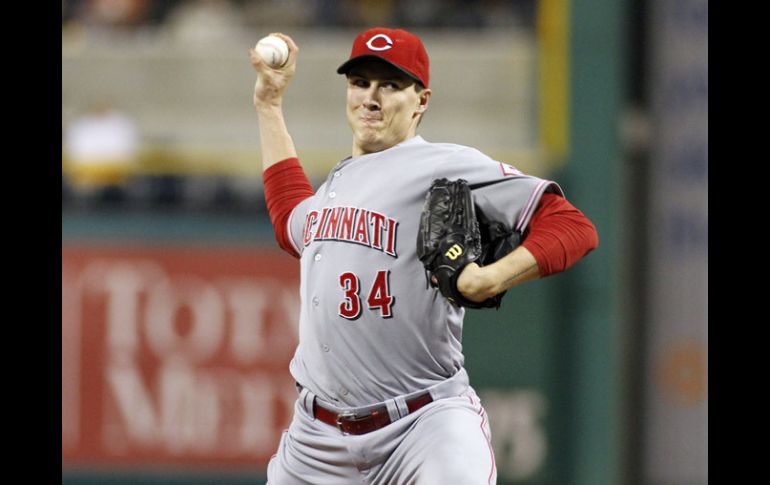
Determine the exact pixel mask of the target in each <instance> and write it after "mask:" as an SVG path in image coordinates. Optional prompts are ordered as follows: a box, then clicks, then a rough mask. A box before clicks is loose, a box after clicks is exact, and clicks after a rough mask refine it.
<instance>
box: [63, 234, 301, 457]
mask: <svg viewBox="0 0 770 485" xmlns="http://www.w3.org/2000/svg"><path fill="white" fill-rule="evenodd" d="M298 283H299V265H298V264H297V262H296V260H294V259H293V258H291V257H290V256H288V255H286V254H285V253H282V252H280V251H279V250H277V249H272V248H269V249H266V248H261V247H252V248H205V247H201V248H179V247H176V246H175V247H173V248H171V247H168V248H166V247H154V248H134V247H131V248H120V247H113V246H107V247H92V246H87V245H64V246H63V247H62V466H63V468H67V467H68V466H72V467H83V466H85V467H92V466H115V465H126V466H130V465H135V464H142V465H148V464H149V465H157V466H166V465H168V466H188V465H205V466H214V467H220V466H222V467H228V469H237V468H239V467H243V468H244V469H252V470H256V469H264V467H265V466H266V464H267V461H268V460H269V459H270V457H271V456H272V454H273V453H274V452H275V450H276V447H277V444H278V440H279V438H280V436H281V433H282V431H283V430H284V429H285V428H286V427H287V426H288V423H289V420H290V418H291V406H292V404H293V402H294V399H295V398H296V390H295V388H294V386H293V381H292V379H291V376H290V375H289V371H288V365H289V361H290V360H291V357H292V355H293V352H294V349H295V347H296V344H297V321H298V312H299V292H298Z"/></svg>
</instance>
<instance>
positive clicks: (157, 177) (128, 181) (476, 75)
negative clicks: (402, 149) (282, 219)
mask: <svg viewBox="0 0 770 485" xmlns="http://www.w3.org/2000/svg"><path fill="white" fill-rule="evenodd" d="M536 5H537V4H536V1H535V0H423V1H419V2H411V1H407V0H377V1H375V0H154V1H153V0H63V1H62V60H63V70H62V98H63V99H62V205H63V211H65V212H67V211H69V212H77V211H105V210H106V211H115V210H116V209H117V210H119V211H132V210H136V211H140V212H148V211H149V212H157V211H159V210H167V209H171V210H181V211H185V212H188V213H189V212H192V213H196V212H201V211H205V212H215V213H219V212H224V213H227V214H237V213H239V212H240V213H244V214H253V213H254V212H255V211H257V212H258V211H264V209H265V207H264V197H263V195H262V185H261V184H262V181H261V177H260V171H259V158H258V153H257V148H258V137H257V136H256V124H255V120H254V116H253V112H252V111H251V107H250V98H249V96H248V91H249V86H250V85H251V84H252V83H253V72H252V71H251V69H250V66H249V65H248V62H245V61H244V59H245V58H244V55H243V52H242V51H243V46H244V45H248V44H247V43H249V42H253V41H255V40H256V39H257V38H258V37H259V36H261V35H264V34H266V33H269V32H274V31H285V32H291V33H292V35H294V34H295V33H296V34H297V35H298V36H299V37H300V39H301V40H302V41H303V42H304V43H302V44H301V45H302V46H303V48H302V49H303V64H302V72H301V73H298V75H297V76H296V79H295V80H294V81H293V92H292V98H291V99H290V100H287V105H286V107H285V109H286V111H287V118H288V119H290V120H291V121H293V122H294V123H293V124H291V123H290V125H291V126H290V129H291V130H292V133H293V136H295V142H297V144H298V147H300V148H310V149H311V151H314V152H313V153H314V154H313V156H309V155H308V154H307V153H304V154H303V155H304V158H303V165H305V166H306V167H307V168H309V169H310V173H309V176H310V178H311V183H313V184H314V186H317V185H318V184H320V183H321V182H322V178H323V177H324V176H325V173H326V168H327V167H325V166H323V164H324V163H329V161H331V162H334V161H335V160H339V159H341V158H336V157H339V156H340V155H344V154H343V153H340V152H338V151H337V150H339V148H340V147H342V149H344V150H347V149H348V147H349V134H348V131H347V128H346V126H345V125H344V115H343V113H342V112H340V111H338V109H339V107H340V106H343V104H342V103H344V100H343V98H341V97H340V96H341V92H340V93H337V92H334V93H330V92H328V88H329V86H335V84H334V83H335V81H336V78H335V76H336V74H335V73H334V72H333V70H332V69H329V65H334V64H335V63H337V62H339V60H340V58H341V57H342V56H344V55H345V53H346V52H347V51H348V49H349V42H350V39H351V38H352V35H354V34H353V33H354V32H358V31H360V30H361V29H363V28H368V27H370V26H389V27H402V28H407V29H412V30H413V31H418V32H420V33H421V34H422V33H429V32H445V34H444V37H440V36H439V37H436V38H435V40H432V43H431V45H432V47H433V48H434V50H432V51H431V53H432V57H433V56H435V61H436V62H435V64H434V63H433V62H432V70H435V71H436V72H435V74H436V75H435V79H436V80H435V84H436V91H437V92H438V91H440V92H441V93H442V94H443V96H444V97H445V99H450V100H451V99H454V98H458V97H464V98H465V101H464V102H463V103H452V104H450V103H448V102H447V101H440V102H436V103H434V104H435V107H432V113H431V114H432V115H433V119H434V120H435V121H432V122H429V123H427V124H426V125H427V126H424V127H423V128H424V129H425V131H426V132H427V133H428V134H429V135H434V133H435V136H441V137H445V138H446V139H447V140H452V141H458V142H459V141H463V140H458V136H461V135H463V134H465V133H468V131H469V130H468V129H467V126H468V125H469V124H472V125H473V126H475V127H476V128H477V129H476V130H475V131H476V132H477V134H478V136H485V137H487V138H488V140H486V139H485V140H483V141H484V145H485V147H486V148H491V149H494V148H497V147H500V146H502V147H503V148H504V149H508V148H509V147H510V146H524V145H529V138H531V136H532V134H531V133H530V132H529V131H528V130H529V127H528V123H531V122H530V121H527V120H531V119H533V117H532V116H531V113H530V110H531V102H532V99H531V98H532V96H530V95H529V94H528V93H529V92H530V91H529V90H530V87H529V86H530V85H531V83H532V74H531V72H532V71H533V70H532V66H533V62H534V60H533V59H532V57H531V54H530V52H531V42H529V40H528V39H529V37H527V36H528V35H530V34H531V33H532V31H533V30H534V25H535V13H536V12H535V8H536ZM323 32H326V33H325V34H324V33H323ZM490 32H497V33H499V32H503V33H504V37H503V38H502V39H500V38H499V37H497V38H495V37H494V36H492V37H490V34H489V33H490ZM515 32H524V33H526V35H524V37H523V41H518V40H512V38H511V37H510V35H512V33H515ZM319 33H320V34H319ZM303 34H304V37H303ZM439 35H441V34H439ZM319 36H323V39H324V41H323V42H317V39H318V38H320V37H319ZM485 36H486V37H485ZM481 37H484V38H483V39H481V40H479V39H480V38H481ZM296 38H297V37H295V39H296ZM496 39H497V40H496ZM476 42H478V43H479V44H480V45H483V46H484V48H481V49H482V50H483V52H479V49H480V47H478V46H477V45H476ZM501 53H502V54H504V56H505V59H503V62H504V64H501V63H500V62H501V60H500V55H501ZM340 54H342V55H340ZM453 59H454V60H453ZM463 63H465V67H463V66H462V64H463ZM469 66H472V67H469ZM490 71H493V72H496V75H495V76H493V77H491V78H490V76H488V75H487V76H486V78H485V77H484V74H483V73H484V72H487V73H488V72H490ZM324 76H329V77H328V78H327V77H324ZM460 79H462V80H460ZM441 82H444V83H446V85H445V86H441ZM479 82H485V83H487V85H488V86H487V90H477V89H474V87H475V86H477V85H478V83H479ZM463 83H465V85H464V86H463ZM490 83H492V84H490ZM494 83H497V84H494ZM452 85H457V87H453V86H452ZM320 86H324V89H326V91H327V92H325V93H322V92H320V91H319V90H321V87H320ZM469 88H471V89H470V90H469ZM448 106H454V107H455V109H461V110H465V111H460V112H457V111H455V112H448V111H442V110H446V109H448V108H447V107H448ZM495 112H500V113H499V114H494V113H495ZM330 113H332V114H334V113H336V115H335V116H332V117H331V118H332V119H330ZM295 120H296V121H295ZM300 120H301V121H302V123H299V121H300ZM335 123H337V124H335ZM431 129H433V130H434V132H431ZM517 133H518V135H516V134H517ZM512 134H514V135H512ZM517 137H518V138H517ZM329 152H331V153H329ZM313 158H315V159H317V160H321V161H319V162H318V163H315V167H314V161H313Z"/></svg>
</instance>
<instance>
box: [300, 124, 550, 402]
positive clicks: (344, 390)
mask: <svg viewBox="0 0 770 485" xmlns="http://www.w3.org/2000/svg"><path fill="white" fill-rule="evenodd" d="M442 177H446V178H448V179H450V180H454V179H458V178H463V179H465V180H467V181H468V182H469V183H470V184H471V186H474V185H477V184H482V186H481V187H480V188H477V189H475V190H474V191H473V196H474V202H475V203H476V204H477V206H478V207H479V208H480V209H481V210H482V211H483V212H484V214H485V215H486V216H487V217H488V218H490V219H492V220H497V221H500V222H503V223H505V224H506V225H507V226H508V227H513V228H515V229H518V230H523V229H525V228H526V226H527V224H528V223H529V220H530V218H531V216H532V214H533V212H534V210H535V208H536V207H537V204H538V201H539V200H540V197H541V195H542V194H543V193H544V192H546V191H548V192H555V193H559V194H560V193H561V189H560V188H559V186H558V185H557V184H556V183H554V182H551V181H548V180H543V179H540V178H537V177H533V176H529V175H525V174H523V173H521V172H519V171H518V170H516V169H514V168H513V167H511V166H510V165H506V164H503V163H500V162H498V161H495V160H492V159H491V158H489V157H488V156H486V155H484V154H483V153H481V152H479V151H478V150H475V149H472V148H468V147H464V146H461V145H455V144H448V143H429V142H426V141H425V140H424V139H422V138H421V137H419V136H417V137H414V138H411V139H409V140H406V141H404V142H402V143H400V144H398V145H396V146H394V147H392V148H389V149H387V150H384V151H381V152H376V153H370V154H366V155H362V156H358V157H352V158H347V159H345V160H343V161H341V162H340V163H339V164H337V166H336V167H335V168H334V169H333V170H332V171H331V172H330V174H329V176H328V178H327V180H326V181H325V183H323V184H322V185H321V186H320V187H319V189H318V191H317V192H316V193H315V195H314V196H313V197H310V198H308V199H306V200H304V201H303V202H302V203H300V204H299V205H298V206H297V207H296V208H295V209H294V211H293V212H292V214H291V217H290V218H289V221H288V230H289V236H290V239H291V241H292V244H293V245H294V248H295V249H296V251H297V253H298V254H300V255H301V286H300V296H301V302H302V307H301V313H300V321H299V345H298V347H297V350H296V353H295V355H294V358H293V360H292V362H291V366H290V370H291V373H292V375H293V376H294V378H295V379H296V380H297V382H299V383H301V384H302V385H303V386H305V387H307V388H308V389H309V390H311V391H312V392H313V393H315V394H316V395H318V396H319V397H320V398H322V399H325V400H327V401H329V402H332V403H336V404H337V405H338V406H344V407H359V406H365V405H369V404H373V403H378V402H382V401H385V400H387V399H391V398H394V397H395V396H400V395H404V394H409V393H412V392H416V391H419V390H422V389H425V388H427V387H430V386H432V385H434V384H436V383H438V382H440V381H443V380H445V379H447V378H448V377H451V376H452V375H454V374H455V373H457V372H458V371H459V370H460V369H462V367H463V362H464V358H463V354H462V325H463V315H464V310H463V309H461V308H457V307H455V306H453V305H451V304H450V303H449V302H448V301H447V300H446V299H445V298H444V297H443V296H442V295H441V294H440V293H439V292H438V290H437V289H434V288H430V287H429V286H428V285H427V280H426V276H425V271H424V269H423V266H422V263H421V262H420V261H419V260H418V259H417V254H416V241H417V230H418V227H419V221H420V214H421V211H422V207H423V203H424V201H425V195H426V193H427V191H428V188H429V187H430V185H431V182H432V181H433V180H434V179H436V178H442Z"/></svg>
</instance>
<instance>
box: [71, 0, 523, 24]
mask: <svg viewBox="0 0 770 485" xmlns="http://www.w3.org/2000/svg"><path fill="white" fill-rule="evenodd" d="M534 9H535V1H534V0H421V1H419V2H414V1H411V0H62V28H67V27H72V26H83V27H88V28H107V29H121V30H123V31H131V30H135V29H174V28H183V25H184V24H188V23H193V22H195V21H201V22H206V23H212V22H217V21H219V20H220V19H237V22H238V23H240V24H242V25H244V26H249V27H261V26H264V27H271V26H277V25H280V26H283V27H319V26H323V27H360V26H370V25H383V26H396V25H397V26H401V27H404V28H415V27H447V28H485V27H494V26H516V25H531V23H532V21H533V18H534V14H535V12H534Z"/></svg>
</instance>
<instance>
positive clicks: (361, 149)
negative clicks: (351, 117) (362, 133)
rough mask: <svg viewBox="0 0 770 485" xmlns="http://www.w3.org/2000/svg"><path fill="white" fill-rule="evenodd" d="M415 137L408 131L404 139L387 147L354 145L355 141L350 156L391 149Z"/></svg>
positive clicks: (412, 132) (414, 134)
mask: <svg viewBox="0 0 770 485" xmlns="http://www.w3.org/2000/svg"><path fill="white" fill-rule="evenodd" d="M415 136H417V133H415V132H414V131H410V132H409V133H408V134H407V135H406V136H405V137H404V138H402V139H400V140H398V141H396V142H395V143H390V144H387V145H363V144H358V143H356V140H353V149H352V150H351V154H352V156H354V157H360V156H362V155H369V154H370V153H378V152H382V151H385V150H387V149H389V148H393V147H394V146H396V145H399V144H401V143H404V142H405V141H407V140H411V139H412V138H414V137H415Z"/></svg>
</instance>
